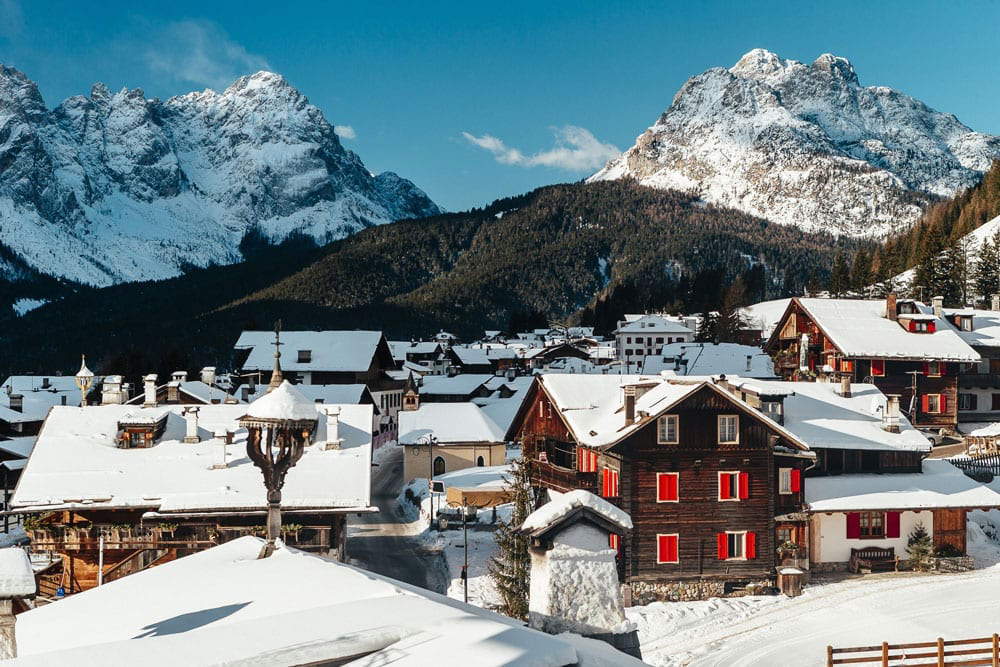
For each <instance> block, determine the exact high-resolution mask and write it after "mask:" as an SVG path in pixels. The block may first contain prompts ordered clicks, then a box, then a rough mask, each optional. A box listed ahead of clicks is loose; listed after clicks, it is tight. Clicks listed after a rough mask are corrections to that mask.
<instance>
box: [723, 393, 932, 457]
mask: <svg viewBox="0 0 1000 667" xmlns="http://www.w3.org/2000/svg"><path fill="white" fill-rule="evenodd" d="M728 381H729V384H731V385H732V386H734V387H736V388H737V389H745V390H746V391H749V392H751V393H755V394H763V395H769V396H784V398H783V399H782V403H783V409H784V426H785V428H786V429H788V430H789V431H791V432H792V433H794V434H795V435H797V436H798V437H799V438H800V439H802V440H803V441H804V442H805V443H806V444H807V445H809V447H810V448H811V449H868V450H906V451H916V452H929V451H930V450H931V443H930V441H928V440H927V438H926V437H924V435H923V434H922V433H921V432H920V431H918V430H917V429H915V428H913V426H912V425H911V424H910V422H909V421H908V420H907V419H906V417H905V416H903V415H900V417H899V433H890V432H888V431H886V430H885V429H883V428H882V415H883V414H884V412H885V409H886V397H885V394H883V393H882V392H881V391H879V389H878V387H876V386H874V385H871V384H861V383H854V384H852V385H851V396H850V398H845V397H844V396H842V395H841V394H840V384H839V383H829V382H781V381H768V380H753V379H750V380H744V379H742V378H728Z"/></svg>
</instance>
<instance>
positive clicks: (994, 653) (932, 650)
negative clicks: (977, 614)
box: [826, 634, 1000, 667]
mask: <svg viewBox="0 0 1000 667" xmlns="http://www.w3.org/2000/svg"><path fill="white" fill-rule="evenodd" d="M851 655H853V657H845V656H851ZM826 664H827V667H833V666H834V665H863V664H867V665H882V667H890V666H891V667H966V666H969V667H971V666H972V665H990V666H991V667H1000V635H996V634H994V635H993V636H992V637H984V638H982V639H953V640H950V641H945V640H944V639H941V638H940V637H938V639H937V641H933V642H918V643H916V644H889V643H886V642H883V643H882V645H881V646H854V647H851V648H834V647H832V646H827V647H826Z"/></svg>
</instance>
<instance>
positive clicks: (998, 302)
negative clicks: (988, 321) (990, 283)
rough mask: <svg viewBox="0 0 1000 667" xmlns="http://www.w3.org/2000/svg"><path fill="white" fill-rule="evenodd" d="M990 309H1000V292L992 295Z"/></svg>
mask: <svg viewBox="0 0 1000 667" xmlns="http://www.w3.org/2000/svg"><path fill="white" fill-rule="evenodd" d="M990 310H1000V294H991V295H990Z"/></svg>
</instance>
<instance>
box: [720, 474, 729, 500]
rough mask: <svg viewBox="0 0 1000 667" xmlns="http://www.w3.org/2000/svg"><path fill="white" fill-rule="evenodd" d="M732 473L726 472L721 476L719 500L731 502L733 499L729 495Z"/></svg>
mask: <svg viewBox="0 0 1000 667" xmlns="http://www.w3.org/2000/svg"><path fill="white" fill-rule="evenodd" d="M729 477H730V473H728V472H724V473H720V474H719V498H721V499H722V500H729V498H730V497H731V496H730V495H729V488H730V484H731V482H730V481H729Z"/></svg>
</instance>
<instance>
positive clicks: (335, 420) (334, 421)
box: [323, 406, 344, 449]
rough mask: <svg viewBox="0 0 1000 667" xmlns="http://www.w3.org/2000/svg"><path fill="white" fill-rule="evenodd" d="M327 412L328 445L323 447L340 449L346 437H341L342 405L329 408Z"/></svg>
mask: <svg viewBox="0 0 1000 667" xmlns="http://www.w3.org/2000/svg"><path fill="white" fill-rule="evenodd" d="M324 414H326V445H325V446H324V447H323V449H340V445H342V444H343V442H344V439H343V438H341V437H340V407H339V406H333V407H330V408H327V409H326V411H325V413H324Z"/></svg>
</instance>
